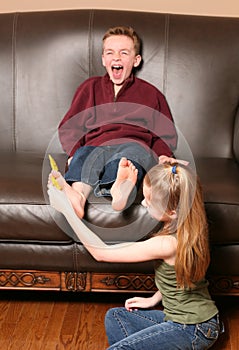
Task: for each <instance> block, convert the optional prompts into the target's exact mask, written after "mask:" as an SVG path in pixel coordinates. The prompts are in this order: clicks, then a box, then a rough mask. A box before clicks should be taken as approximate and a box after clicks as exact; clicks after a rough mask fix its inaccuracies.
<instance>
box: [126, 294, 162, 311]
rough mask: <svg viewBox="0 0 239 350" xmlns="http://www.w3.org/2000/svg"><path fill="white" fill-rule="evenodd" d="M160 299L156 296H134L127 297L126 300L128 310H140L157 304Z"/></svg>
mask: <svg viewBox="0 0 239 350" xmlns="http://www.w3.org/2000/svg"><path fill="white" fill-rule="evenodd" d="M157 303H158V301H155V298H154V296H152V297H150V298H142V297H134V298H130V299H127V300H126V302H125V308H126V309H127V310H128V311H133V310H138V309H149V308H151V307H153V306H155V305H156V304H157Z"/></svg>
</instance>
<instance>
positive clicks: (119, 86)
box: [114, 84, 123, 97]
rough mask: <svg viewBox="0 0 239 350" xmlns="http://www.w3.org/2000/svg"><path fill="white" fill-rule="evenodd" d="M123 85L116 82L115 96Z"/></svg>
mask: <svg viewBox="0 0 239 350" xmlns="http://www.w3.org/2000/svg"><path fill="white" fill-rule="evenodd" d="M122 86H123V84H122V85H116V84H114V93H115V97H116V96H117V94H118V93H119V91H120V89H121V88H122Z"/></svg>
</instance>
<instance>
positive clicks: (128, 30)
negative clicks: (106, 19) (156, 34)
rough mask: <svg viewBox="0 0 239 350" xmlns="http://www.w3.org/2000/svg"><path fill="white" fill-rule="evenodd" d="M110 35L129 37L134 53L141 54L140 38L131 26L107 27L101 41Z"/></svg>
mask: <svg viewBox="0 0 239 350" xmlns="http://www.w3.org/2000/svg"><path fill="white" fill-rule="evenodd" d="M112 35H125V36H127V37H129V38H131V39H132V40H133V42H134V49H135V55H136V56H137V55H140V54H141V39H140V37H139V36H138V34H137V33H136V31H135V30H134V29H133V28H132V27H130V26H117V27H112V28H109V29H108V30H107V32H106V33H105V34H104V36H103V43H104V41H105V40H106V39H107V38H109V37H110V36H112Z"/></svg>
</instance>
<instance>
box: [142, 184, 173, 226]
mask: <svg viewBox="0 0 239 350" xmlns="http://www.w3.org/2000/svg"><path fill="white" fill-rule="evenodd" d="M143 194H144V199H143V201H142V203H141V204H142V205H143V206H144V207H145V208H146V209H147V210H148V212H149V214H150V215H151V216H152V218H154V219H156V220H158V221H164V222H167V221H169V220H170V218H169V216H168V215H167V214H166V211H165V208H163V207H162V208H161V206H160V203H158V205H157V208H156V206H155V205H154V204H153V203H152V201H151V198H152V189H151V187H150V186H148V185H146V184H145V183H144V185H143Z"/></svg>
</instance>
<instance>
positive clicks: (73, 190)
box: [49, 170, 90, 219]
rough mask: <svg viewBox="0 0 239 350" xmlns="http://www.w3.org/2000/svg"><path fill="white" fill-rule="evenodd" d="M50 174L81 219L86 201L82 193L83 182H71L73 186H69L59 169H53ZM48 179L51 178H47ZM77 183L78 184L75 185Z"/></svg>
mask: <svg viewBox="0 0 239 350" xmlns="http://www.w3.org/2000/svg"><path fill="white" fill-rule="evenodd" d="M50 176H53V177H54V178H55V179H56V180H57V182H58V183H59V185H60V186H61V188H62V190H63V191H64V192H65V194H66V196H67V198H68V199H69V201H70V202H71V205H72V207H73V209H74V211H75V212H76V214H77V216H78V217H79V218H80V219H82V218H83V216H84V214H85V210H84V208H85V203H86V196H85V195H84V193H83V188H82V187H83V186H84V184H82V183H77V182H76V183H74V184H73V185H74V186H73V187H72V186H70V185H69V184H68V183H67V182H66V180H65V179H64V177H63V176H62V175H61V173H60V172H59V171H54V170H53V171H52V172H51V174H50ZM49 181H51V180H50V179H49ZM77 184H79V185H78V186H77ZM85 185H86V184H85ZM86 186H88V185H86ZM89 187H90V186H89Z"/></svg>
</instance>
